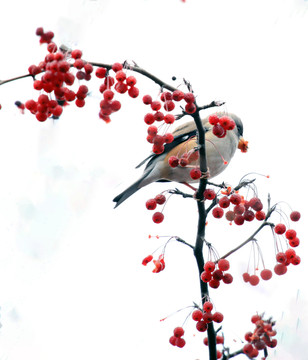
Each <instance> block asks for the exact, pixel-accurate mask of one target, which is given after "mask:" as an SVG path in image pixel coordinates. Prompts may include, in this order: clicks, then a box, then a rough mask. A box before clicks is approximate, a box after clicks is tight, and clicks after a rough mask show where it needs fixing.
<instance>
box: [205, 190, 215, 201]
mask: <svg viewBox="0 0 308 360" xmlns="http://www.w3.org/2000/svg"><path fill="white" fill-rule="evenodd" d="M203 196H204V198H205V199H206V200H213V199H215V197H216V193H215V191H214V190H213V189H205V190H204V193H203Z"/></svg>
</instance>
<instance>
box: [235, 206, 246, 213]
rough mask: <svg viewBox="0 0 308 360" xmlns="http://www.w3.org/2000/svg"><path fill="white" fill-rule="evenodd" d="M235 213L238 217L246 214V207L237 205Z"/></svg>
mask: <svg viewBox="0 0 308 360" xmlns="http://www.w3.org/2000/svg"><path fill="white" fill-rule="evenodd" d="M233 211H234V214H236V215H242V214H244V212H245V206H244V205H243V204H238V205H235V206H234V208H233Z"/></svg>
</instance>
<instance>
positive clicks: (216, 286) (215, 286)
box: [209, 279, 220, 289]
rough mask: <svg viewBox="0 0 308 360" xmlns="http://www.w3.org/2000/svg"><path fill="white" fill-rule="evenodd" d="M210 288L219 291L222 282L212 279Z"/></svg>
mask: <svg viewBox="0 0 308 360" xmlns="http://www.w3.org/2000/svg"><path fill="white" fill-rule="evenodd" d="M209 286H210V287H211V288H213V289H217V288H218V287H219V286H220V281H219V280H216V279H212V280H210V281H209Z"/></svg>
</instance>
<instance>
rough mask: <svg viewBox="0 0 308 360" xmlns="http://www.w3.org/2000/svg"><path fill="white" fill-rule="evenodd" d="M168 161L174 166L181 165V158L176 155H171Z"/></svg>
mask: <svg viewBox="0 0 308 360" xmlns="http://www.w3.org/2000/svg"><path fill="white" fill-rule="evenodd" d="M168 163H169V165H170V166H171V167H172V168H175V167H177V166H178V165H179V158H177V157H176V156H170V157H169V159H168Z"/></svg>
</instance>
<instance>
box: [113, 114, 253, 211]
mask: <svg viewBox="0 0 308 360" xmlns="http://www.w3.org/2000/svg"><path fill="white" fill-rule="evenodd" d="M215 115H217V116H218V117H222V116H227V117H229V118H231V119H232V120H233V121H234V122H235V127H234V129H233V130H228V131H227V132H226V135H225V136H224V137H222V138H219V137H217V136H216V135H214V134H213V125H211V124H210V123H209V117H210V116H211V115H209V116H207V117H206V118H205V119H203V120H202V124H203V127H204V131H205V139H206V141H205V145H206V160H207V166H208V171H207V174H205V175H204V176H206V178H208V179H211V178H213V177H215V176H217V175H218V174H220V173H221V172H222V171H224V170H225V169H226V167H227V166H228V164H229V162H230V160H231V159H232V157H233V155H234V153H235V151H236V149H237V148H239V149H241V151H242V152H246V151H247V144H248V143H247V142H246V141H244V139H243V124H242V121H241V119H240V118H239V117H238V116H236V115H234V114H232V113H215ZM172 135H173V137H174V140H173V141H172V142H171V143H170V144H165V149H164V152H163V153H161V154H154V153H152V154H151V155H150V156H148V157H147V158H146V159H145V160H143V161H142V162H141V163H140V164H139V165H138V166H137V167H136V168H139V167H140V166H142V165H143V164H145V163H146V162H147V161H148V162H147V164H146V167H145V169H144V172H143V174H142V176H141V178H140V179H138V180H137V181H136V182H135V183H133V184H132V185H131V186H130V187H128V188H127V189H126V190H124V191H123V192H122V193H121V194H119V195H118V196H116V197H115V198H114V199H113V201H114V202H116V205H115V208H116V207H117V206H119V205H120V204H121V203H122V202H123V201H125V200H126V199H127V198H129V197H130V196H131V195H133V194H134V193H135V192H136V191H138V190H139V189H141V188H142V187H144V186H146V185H149V184H151V183H152V182H165V181H175V182H178V183H183V184H186V185H188V186H189V183H193V182H198V181H199V179H197V180H193V179H192V178H191V176H190V170H191V169H192V167H197V166H198V165H199V159H198V158H199V152H198V142H197V129H196V125H195V122H194V121H189V122H187V123H185V124H183V125H180V126H179V127H177V128H176V129H175V130H174V131H173V133H172ZM171 156H175V157H176V158H178V159H179V158H181V157H182V158H186V159H187V160H188V164H187V166H176V167H172V166H170V163H169V159H170V157H171Z"/></svg>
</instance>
